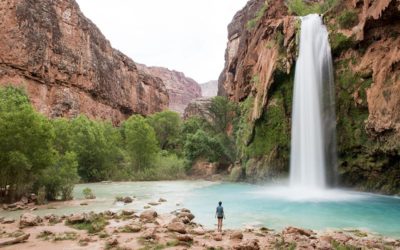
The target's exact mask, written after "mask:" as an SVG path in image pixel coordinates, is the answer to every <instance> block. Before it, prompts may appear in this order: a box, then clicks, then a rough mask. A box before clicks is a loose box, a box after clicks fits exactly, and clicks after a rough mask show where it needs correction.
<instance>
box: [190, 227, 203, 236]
mask: <svg viewBox="0 0 400 250" xmlns="http://www.w3.org/2000/svg"><path fill="white" fill-rule="evenodd" d="M191 233H192V234H195V235H205V234H206V231H205V230H204V229H203V228H202V227H197V228H195V229H193V230H192V231H191Z"/></svg>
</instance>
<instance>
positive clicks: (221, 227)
mask: <svg viewBox="0 0 400 250" xmlns="http://www.w3.org/2000/svg"><path fill="white" fill-rule="evenodd" d="M222 221H223V219H222V218H221V232H222Z"/></svg>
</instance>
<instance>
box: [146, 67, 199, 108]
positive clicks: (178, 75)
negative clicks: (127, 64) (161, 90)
mask: <svg viewBox="0 0 400 250" xmlns="http://www.w3.org/2000/svg"><path fill="white" fill-rule="evenodd" d="M138 67H139V69H141V70H143V71H144V72H147V73H148V74H151V75H153V76H156V77H159V78H160V79H161V80H162V81H163V82H164V83H165V86H166V88H167V92H168V95H169V109H170V110H172V111H175V112H178V113H179V114H181V115H183V113H184V110H185V108H186V107H187V105H188V104H189V103H190V102H191V101H193V100H194V99H196V98H199V97H201V88H200V85H199V84H198V83H197V82H196V81H195V80H193V79H191V78H189V77H187V76H185V74H184V73H182V72H178V71H175V70H169V69H167V68H163V67H148V66H146V65H143V64H138Z"/></svg>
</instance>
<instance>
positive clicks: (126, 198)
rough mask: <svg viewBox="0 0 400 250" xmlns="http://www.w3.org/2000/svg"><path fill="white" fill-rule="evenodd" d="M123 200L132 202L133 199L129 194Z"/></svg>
mask: <svg viewBox="0 0 400 250" xmlns="http://www.w3.org/2000/svg"><path fill="white" fill-rule="evenodd" d="M123 201H124V203H132V202H133V199H132V198H131V197H129V196H127V197H125V198H124V200H123Z"/></svg>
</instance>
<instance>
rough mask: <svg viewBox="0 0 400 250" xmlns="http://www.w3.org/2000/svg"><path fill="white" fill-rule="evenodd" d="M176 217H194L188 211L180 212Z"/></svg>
mask: <svg viewBox="0 0 400 250" xmlns="http://www.w3.org/2000/svg"><path fill="white" fill-rule="evenodd" d="M178 217H179V218H182V217H187V218H188V219H189V220H190V221H192V220H193V219H194V215H193V214H192V213H190V212H180V213H179V214H178Z"/></svg>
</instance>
